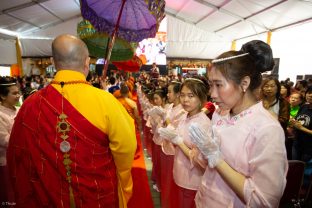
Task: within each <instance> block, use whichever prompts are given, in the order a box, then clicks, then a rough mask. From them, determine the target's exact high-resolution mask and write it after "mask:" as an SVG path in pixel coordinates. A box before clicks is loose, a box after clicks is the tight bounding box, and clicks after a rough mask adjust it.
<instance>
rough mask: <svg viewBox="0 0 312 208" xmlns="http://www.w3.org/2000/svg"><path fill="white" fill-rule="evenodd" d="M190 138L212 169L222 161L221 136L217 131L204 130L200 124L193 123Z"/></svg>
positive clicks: (213, 129)
mask: <svg viewBox="0 0 312 208" xmlns="http://www.w3.org/2000/svg"><path fill="white" fill-rule="evenodd" d="M189 133H190V138H191V140H192V142H193V143H194V144H195V145H196V146H197V147H198V149H199V150H200V151H201V152H202V154H203V155H204V156H205V157H206V158H207V159H208V165H209V167H210V168H214V167H216V166H217V165H218V163H219V162H220V161H221V159H222V157H221V151H220V136H219V135H218V134H217V131H216V129H215V128H214V127H213V128H212V130H210V131H209V130H208V129H203V128H201V127H200V125H199V124H197V123H193V124H191V125H190V127H189Z"/></svg>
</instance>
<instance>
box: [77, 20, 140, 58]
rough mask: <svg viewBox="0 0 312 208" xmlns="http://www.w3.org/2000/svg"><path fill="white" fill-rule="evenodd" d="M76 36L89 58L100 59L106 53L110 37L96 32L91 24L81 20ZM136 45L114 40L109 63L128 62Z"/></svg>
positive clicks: (117, 39) (118, 39)
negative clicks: (80, 40)
mask: <svg viewBox="0 0 312 208" xmlns="http://www.w3.org/2000/svg"><path fill="white" fill-rule="evenodd" d="M77 33H78V36H79V37H80V38H81V39H82V40H83V41H84V42H85V43H86V45H87V47H88V49H89V53H90V55H91V56H94V57H97V58H101V57H103V55H104V54H105V53H106V52H107V50H108V49H107V46H108V41H109V39H110V35H109V34H107V33H100V32H97V31H96V30H95V29H94V27H93V26H92V25H91V23H90V22H89V21H87V20H83V21H81V22H79V23H78V26H77ZM136 47H137V43H129V42H127V41H125V40H123V39H121V38H116V42H115V44H114V47H113V50H112V55H111V61H126V60H130V59H131V58H132V57H133V55H134V50H135V48H136Z"/></svg>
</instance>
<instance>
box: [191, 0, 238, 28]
mask: <svg viewBox="0 0 312 208" xmlns="http://www.w3.org/2000/svg"><path fill="white" fill-rule="evenodd" d="M231 1H232V0H227V1H225V2H224V3H223V4H222V5H220V7H223V6H225V5H226V4H228V3H230V2H231ZM200 4H202V3H200ZM216 11H218V9H217V8H213V10H212V11H211V12H209V13H208V14H207V15H205V16H203V17H202V18H200V19H199V20H198V21H197V22H196V23H195V24H196V25H197V24H198V23H200V22H201V21H203V20H204V19H206V18H207V17H209V16H210V15H212V14H213V13H215V12H216Z"/></svg>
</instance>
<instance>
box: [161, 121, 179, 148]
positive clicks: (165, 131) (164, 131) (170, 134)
mask: <svg viewBox="0 0 312 208" xmlns="http://www.w3.org/2000/svg"><path fill="white" fill-rule="evenodd" d="M158 133H159V135H160V137H162V138H164V139H166V140H168V141H170V142H172V143H173V144H177V145H178V144H180V143H182V142H183V139H182V137H180V136H179V135H178V133H177V131H176V130H175V129H174V128H173V126H170V125H169V126H167V127H166V128H163V127H160V128H158Z"/></svg>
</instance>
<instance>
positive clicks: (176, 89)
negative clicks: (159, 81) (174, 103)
mask: <svg viewBox="0 0 312 208" xmlns="http://www.w3.org/2000/svg"><path fill="white" fill-rule="evenodd" d="M170 85H172V86H173V92H174V93H175V94H176V93H178V92H180V90H181V85H182V83H181V82H177V81H171V82H170V83H169V85H168V87H169V86H170Z"/></svg>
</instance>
